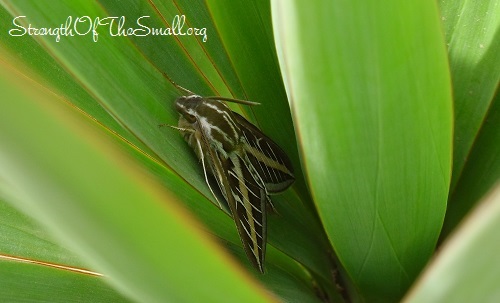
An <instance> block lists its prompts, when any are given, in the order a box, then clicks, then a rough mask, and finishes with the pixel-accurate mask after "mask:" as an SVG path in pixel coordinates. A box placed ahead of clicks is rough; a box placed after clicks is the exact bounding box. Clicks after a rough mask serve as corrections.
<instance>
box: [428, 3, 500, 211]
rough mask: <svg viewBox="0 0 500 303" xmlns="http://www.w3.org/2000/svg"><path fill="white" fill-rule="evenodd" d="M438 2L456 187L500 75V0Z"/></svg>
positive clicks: (453, 180) (451, 202)
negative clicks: (449, 88) (447, 72)
mask: <svg viewBox="0 0 500 303" xmlns="http://www.w3.org/2000/svg"><path fill="white" fill-rule="evenodd" d="M438 3H439V7H440V11H441V19H442V21H443V27H444V33H445V39H446V45H447V47H448V57H449V61H450V71H451V76H452V82H453V98H454V110H455V116H454V118H455V119H454V121H455V129H454V141H453V145H454V147H453V174H452V182H451V192H453V190H454V189H455V186H456V184H457V182H458V180H459V178H460V177H461V175H462V170H463V168H464V165H465V163H466V161H467V159H468V157H469V154H470V152H471V149H472V146H473V144H474V141H475V140H476V137H477V135H478V132H479V129H480V128H481V125H482V124H483V123H484V120H485V118H486V114H487V112H488V108H489V107H490V106H491V102H492V100H493V96H494V94H495V90H496V89H497V87H498V83H499V80H500V64H498V62H500V1H498V0H486V1H439V2H438ZM453 204H454V203H453V201H450V206H451V207H453Z"/></svg>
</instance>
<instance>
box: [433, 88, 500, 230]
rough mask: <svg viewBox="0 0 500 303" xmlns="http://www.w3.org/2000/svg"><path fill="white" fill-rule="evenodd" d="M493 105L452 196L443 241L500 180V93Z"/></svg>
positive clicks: (444, 226)
mask: <svg viewBox="0 0 500 303" xmlns="http://www.w3.org/2000/svg"><path fill="white" fill-rule="evenodd" d="M491 106H492V107H491V108H490V110H489V113H488V116H487V117H486V119H485V120H484V123H483V125H482V127H481V131H480V132H479V135H478V137H477V138H476V140H475V142H474V146H473V148H472V151H471V152H470V154H469V158H468V159H467V163H466V164H465V167H464V169H463V172H462V175H461V177H460V180H459V181H458V183H457V186H456V187H455V190H454V191H453V193H452V194H451V196H450V199H449V207H448V211H447V212H446V218H445V221H444V225H443V231H442V235H441V240H444V239H445V238H446V237H447V236H448V235H449V234H450V233H451V232H452V231H453V230H454V228H455V227H456V225H457V224H458V223H460V221H461V220H462V219H463V218H464V217H465V216H466V215H467V213H468V212H469V211H470V210H471V209H472V208H473V207H474V206H475V205H476V204H477V203H478V202H479V201H480V199H481V198H482V197H483V196H484V195H485V194H486V193H487V192H488V191H489V190H491V189H492V188H493V187H494V186H495V184H496V183H497V182H498V181H499V180H500V156H499V155H500V144H499V142H500V131H499V129H500V94H497V95H496V97H495V99H494V100H493V101H492V104H491Z"/></svg>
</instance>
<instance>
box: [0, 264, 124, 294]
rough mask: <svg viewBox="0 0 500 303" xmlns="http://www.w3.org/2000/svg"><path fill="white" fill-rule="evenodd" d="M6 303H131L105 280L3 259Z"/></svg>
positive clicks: (1, 279)
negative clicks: (106, 283)
mask: <svg viewBox="0 0 500 303" xmlns="http://www.w3.org/2000/svg"><path fill="white" fill-rule="evenodd" d="M0 285H2V288H1V290H0V300H2V301H3V302H54V303H55V302H61V303H66V302H113V303H114V302H130V301H128V300H127V299H125V298H124V297H122V296H121V295H119V294H117V293H116V292H115V291H113V290H112V289H110V288H109V287H108V286H107V285H105V284H104V283H103V282H102V278H96V277H93V276H90V275H83V274H77V273H73V272H68V271H63V270H58V269H55V268H50V267H45V266H40V265H36V264H29V263H18V262H13V261H5V260H2V259H1V258H0Z"/></svg>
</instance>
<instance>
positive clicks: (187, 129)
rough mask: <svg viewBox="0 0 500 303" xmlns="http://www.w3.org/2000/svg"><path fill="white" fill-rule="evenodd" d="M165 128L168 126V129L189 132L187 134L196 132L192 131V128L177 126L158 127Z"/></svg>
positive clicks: (160, 125)
mask: <svg viewBox="0 0 500 303" xmlns="http://www.w3.org/2000/svg"><path fill="white" fill-rule="evenodd" d="M163 126H168V127H171V128H173V129H176V130H179V131H181V132H187V133H194V132H196V131H195V130H194V129H191V128H182V127H177V126H173V125H170V124H158V127H163Z"/></svg>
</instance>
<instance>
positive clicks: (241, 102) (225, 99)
mask: <svg viewBox="0 0 500 303" xmlns="http://www.w3.org/2000/svg"><path fill="white" fill-rule="evenodd" d="M205 99H210V100H223V101H229V102H234V103H239V104H245V105H252V106H253V105H260V103H259V102H253V101H248V100H241V99H233V98H226V97H218V96H211V97H205Z"/></svg>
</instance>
